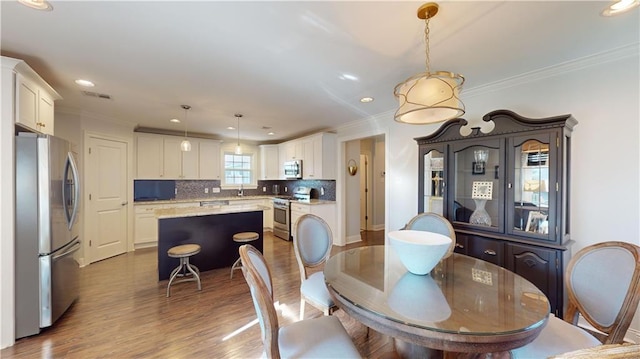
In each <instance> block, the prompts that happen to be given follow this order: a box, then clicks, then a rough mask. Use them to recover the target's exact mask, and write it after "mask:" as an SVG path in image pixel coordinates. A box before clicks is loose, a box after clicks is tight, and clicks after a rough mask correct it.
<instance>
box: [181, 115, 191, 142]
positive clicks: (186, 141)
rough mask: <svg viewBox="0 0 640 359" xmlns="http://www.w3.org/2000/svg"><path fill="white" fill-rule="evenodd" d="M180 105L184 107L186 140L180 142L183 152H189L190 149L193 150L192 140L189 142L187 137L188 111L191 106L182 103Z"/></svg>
mask: <svg viewBox="0 0 640 359" xmlns="http://www.w3.org/2000/svg"><path fill="white" fill-rule="evenodd" d="M180 107H182V108H183V109H184V140H182V142H180V149H181V150H182V151H183V152H189V151H191V142H189V139H187V111H189V109H191V106H189V105H182V106H180Z"/></svg>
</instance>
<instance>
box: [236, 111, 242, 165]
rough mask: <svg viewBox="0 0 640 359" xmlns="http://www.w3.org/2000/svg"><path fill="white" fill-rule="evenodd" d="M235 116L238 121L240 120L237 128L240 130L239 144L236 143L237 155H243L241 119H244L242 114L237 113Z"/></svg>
mask: <svg viewBox="0 0 640 359" xmlns="http://www.w3.org/2000/svg"><path fill="white" fill-rule="evenodd" d="M234 116H236V119H237V120H238V126H237V127H236V128H237V129H238V142H237V143H236V155H241V154H242V147H240V118H241V117H242V114H241V113H236V114H235V115H234Z"/></svg>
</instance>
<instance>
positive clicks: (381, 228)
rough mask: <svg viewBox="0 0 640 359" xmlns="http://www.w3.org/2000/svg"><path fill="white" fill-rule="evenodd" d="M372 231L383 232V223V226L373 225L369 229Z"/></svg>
mask: <svg viewBox="0 0 640 359" xmlns="http://www.w3.org/2000/svg"><path fill="white" fill-rule="evenodd" d="M371 230H372V231H384V223H383V224H374V225H373V226H372V227H371Z"/></svg>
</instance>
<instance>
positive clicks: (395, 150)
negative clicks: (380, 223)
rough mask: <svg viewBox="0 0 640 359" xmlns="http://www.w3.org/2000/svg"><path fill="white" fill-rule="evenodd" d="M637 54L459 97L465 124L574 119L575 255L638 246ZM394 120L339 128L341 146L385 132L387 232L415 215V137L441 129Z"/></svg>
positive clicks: (636, 325) (594, 60) (593, 60)
mask: <svg viewBox="0 0 640 359" xmlns="http://www.w3.org/2000/svg"><path fill="white" fill-rule="evenodd" d="M638 54H639V50H638V44H635V45H633V46H630V47H627V48H624V49H620V50H619V51H616V52H611V53H608V54H601V55H599V56H593V57H590V58H586V59H583V60H579V61H575V62H573V63H570V64H569V63H567V64H563V65H562V66H559V67H556V68H553V69H546V70H544V71H540V72H538V73H532V74H529V75H527V76H522V77H519V78H513V79H509V80H507V81H504V82H501V83H496V84H493V85H491V86H485V87H484V88H482V89H475V90H471V91H469V92H467V93H465V92H463V93H462V99H463V101H464V103H465V105H466V109H467V113H466V114H465V116H463V117H464V118H465V119H467V120H468V121H469V122H470V123H471V124H474V123H475V124H476V125H477V124H478V123H479V122H480V121H481V117H482V116H483V115H484V114H486V113H487V112H490V111H492V110H496V109H508V110H512V111H514V112H516V113H518V114H520V115H523V116H526V117H532V118H536V117H549V116H554V115H560V114H567V113H570V114H572V115H573V116H574V117H575V118H576V119H577V120H578V125H577V126H576V128H575V130H574V132H573V137H572V151H571V155H572V167H571V173H570V174H571V186H572V187H571V192H570V194H571V215H570V223H571V236H572V239H573V240H575V244H574V245H573V248H572V251H573V253H575V252H577V251H578V250H580V249H581V248H584V247H585V246H588V245H591V244H594V243H598V242H602V241H610V240H619V241H625V242H630V243H635V244H640V220H639V219H640V205H639V203H640V201H639V200H640V198H639V197H640V191H639V186H638V184H639V183H640V145H639V138H640V125H639V123H640V74H639V67H638V64H639V63H640V59H639V56H638ZM392 116H393V113H387V114H382V115H380V116H378V117H375V118H371V119H366V120H364V121H360V122H357V123H350V124H348V125H346V126H344V127H342V128H339V129H338V138H339V139H340V138H353V137H354V136H356V135H357V134H358V133H363V132H366V131H367V130H368V129H369V130H370V129H371V128H374V129H377V128H385V127H386V128H388V133H389V135H388V137H387V138H388V144H387V151H386V153H387V155H388V157H387V163H386V165H387V167H386V168H387V178H386V180H387V183H386V184H387V193H386V198H387V200H388V206H387V217H388V220H387V221H386V223H387V226H386V230H387V231H390V230H395V229H398V228H400V227H402V226H403V225H404V223H406V222H407V221H408V220H409V219H410V218H411V217H413V216H414V215H416V214H417V203H418V162H417V161H418V158H417V157H418V147H417V144H416V142H415V141H414V140H413V138H415V137H420V136H424V135H428V134H430V133H432V132H433V131H434V130H435V129H437V127H438V126H437V125H423V126H414V125H402V124H398V123H395V122H394V121H393V118H392ZM339 165H340V164H339ZM338 186H339V184H338ZM338 195H340V192H338ZM340 200H341V198H340V197H338V201H340ZM339 218H340V217H339ZM639 317H640V313H638V314H636V318H635V320H634V322H633V323H632V328H633V329H634V330H639V331H640V320H639ZM638 339H640V338H638Z"/></svg>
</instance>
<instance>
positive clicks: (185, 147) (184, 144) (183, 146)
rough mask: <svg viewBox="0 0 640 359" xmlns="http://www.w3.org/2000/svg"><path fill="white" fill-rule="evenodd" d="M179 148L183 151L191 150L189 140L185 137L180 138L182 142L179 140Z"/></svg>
mask: <svg viewBox="0 0 640 359" xmlns="http://www.w3.org/2000/svg"><path fill="white" fill-rule="evenodd" d="M180 149H181V150H182V151H183V152H189V151H191V142H189V140H187V139H184V140H182V142H180Z"/></svg>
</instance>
